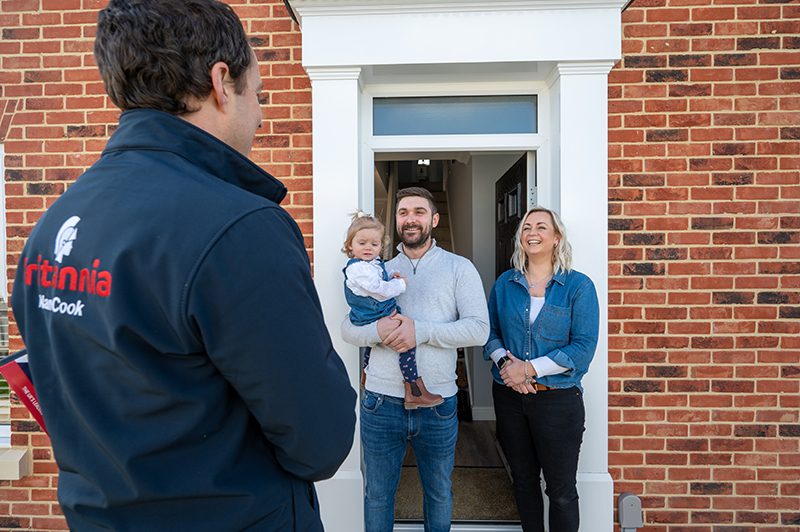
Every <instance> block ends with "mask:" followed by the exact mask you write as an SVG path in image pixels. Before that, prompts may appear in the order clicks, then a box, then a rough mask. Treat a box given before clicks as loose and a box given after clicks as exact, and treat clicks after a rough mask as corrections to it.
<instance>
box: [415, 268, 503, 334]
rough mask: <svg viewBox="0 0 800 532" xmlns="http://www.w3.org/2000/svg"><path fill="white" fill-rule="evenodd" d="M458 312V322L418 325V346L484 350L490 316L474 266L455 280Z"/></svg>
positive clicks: (418, 323)
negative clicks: (482, 348)
mask: <svg viewBox="0 0 800 532" xmlns="http://www.w3.org/2000/svg"><path fill="white" fill-rule="evenodd" d="M455 297H456V309H458V319H457V320H456V321H452V322H449V323H439V322H427V321H415V322H414V328H415V331H416V339H417V345H420V344H429V345H432V346H435V347H443V348H447V349H453V348H458V347H469V346H473V345H477V346H481V345H483V344H484V343H485V342H486V337H487V336H488V334H489V314H488V312H487V310H486V296H485V295H484V292H483V284H482V283H481V278H480V275H478V271H477V270H476V269H475V267H474V266H473V265H472V263H469V262H465V263H464V264H463V265H462V267H460V268H459V273H458V277H457V279H456V293H455Z"/></svg>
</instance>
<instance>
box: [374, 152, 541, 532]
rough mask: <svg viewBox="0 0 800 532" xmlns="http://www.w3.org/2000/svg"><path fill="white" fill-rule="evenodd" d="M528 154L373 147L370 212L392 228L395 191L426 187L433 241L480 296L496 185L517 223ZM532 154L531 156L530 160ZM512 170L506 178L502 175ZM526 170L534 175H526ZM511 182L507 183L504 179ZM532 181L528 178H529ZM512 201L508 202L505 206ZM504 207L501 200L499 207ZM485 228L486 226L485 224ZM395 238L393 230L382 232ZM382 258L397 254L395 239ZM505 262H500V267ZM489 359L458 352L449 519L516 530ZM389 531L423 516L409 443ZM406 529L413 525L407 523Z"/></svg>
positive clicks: (476, 352) (487, 270) (489, 274)
mask: <svg viewBox="0 0 800 532" xmlns="http://www.w3.org/2000/svg"><path fill="white" fill-rule="evenodd" d="M528 159H529V156H528V153H527V152H498V153H494V152H491V153H468V152H457V153H434V152H416V153H376V154H375V172H374V175H375V184H374V205H375V211H376V215H378V216H379V217H381V219H382V220H384V222H385V223H386V225H387V227H388V228H394V218H393V211H394V207H395V205H394V198H393V196H394V194H395V193H396V191H397V190H398V189H400V188H404V187H408V186H418V187H422V188H425V189H428V190H429V191H431V193H432V194H433V196H434V199H435V201H436V204H437V210H438V211H439V214H440V223H439V227H438V228H436V229H435V230H434V234H433V237H434V239H435V240H436V242H437V245H438V246H439V247H442V248H444V249H446V250H448V251H451V252H453V253H456V254H459V255H462V256H465V257H467V258H469V259H470V260H472V261H473V263H474V264H475V265H476V268H477V269H478V271H479V273H480V275H481V278H482V280H483V283H484V287H485V291H486V296H487V297H488V293H489V290H490V289H491V286H492V284H493V283H494V280H495V278H496V272H495V269H496V265H497V262H496V258H495V257H496V255H497V250H496V247H495V246H496V242H497V239H496V238H495V227H496V226H499V225H500V224H498V223H497V220H496V219H495V189H496V187H497V186H498V184H500V186H506V187H513V189H514V194H511V195H509V196H510V197H512V198H513V201H515V202H516V203H515V209H516V210H515V209H511V211H510V212H511V213H512V217H510V218H508V217H507V218H505V219H504V220H503V222H504V223H505V226H511V225H513V227H512V228H511V230H510V231H511V234H512V236H513V231H514V230H515V229H516V223H517V222H516V218H513V216H514V215H516V216H517V218H518V217H519V216H520V215H521V214H520V213H517V212H516V211H520V210H521V211H522V213H524V211H525V209H526V208H527V202H528V199H527V197H528V194H527V192H528V190H529V188H530V187H529V186H528V181H529V175H528V171H527V163H528ZM531 160H535V159H531ZM510 174H513V176H512V177H510V178H509V177H508V176H509V175H510ZM531 175H533V174H532V173H531ZM512 180H513V183H511V181H512ZM531 186H533V183H531ZM511 201H512V200H511V199H509V200H508V202H509V203H508V208H509V209H510V208H511ZM503 208H504V212H505V209H506V206H505V205H504V207H503ZM487 228H488V230H487ZM389 233H391V235H392V237H393V239H394V240H396V234H395V232H394V230H393V229H392V230H391V231H389ZM394 240H393V241H392V243H391V245H390V246H388V248H389V250H388V253H387V256H386V258H390V257H392V256H394V255H395V254H396V250H395V247H396V242H395V241H394ZM507 268H508V263H507V262H506V267H505V268H504V269H507ZM489 367H490V364H489V363H488V362H486V361H484V360H483V355H482V350H481V349H480V348H479V347H475V348H469V349H465V350H459V359H458V364H457V370H456V372H457V375H456V377H457V378H456V382H457V384H458V388H459V392H458V401H459V438H458V443H457V445H456V460H455V468H454V472H453V477H452V478H453V524H454V528H457V527H458V526H480V525H487V526H491V527H496V526H508V527H511V528H509V529H510V530H515V529H516V530H519V528H518V526H519V525H518V523H519V516H518V514H517V510H516V505H515V504H514V499H513V493H512V491H511V481H510V477H509V475H508V472H507V468H506V466H505V463H504V458H503V456H502V452H501V450H500V448H499V446H498V445H497V442H496V437H495V423H494V411H493V407H492V401H491V376H490V372H489ZM395 519H396V530H400V529H403V530H405V529H406V528H401V527H406V526H408V527H414V526H415V525H418V524H419V523H421V522H422V490H421V487H420V483H419V478H418V474H417V470H416V461H415V458H414V456H413V451H412V450H411V448H410V446H409V447H408V449H407V454H406V458H405V461H404V464H403V470H402V473H401V479H400V485H399V487H398V492H397V496H396V500H395ZM408 529H409V530H411V529H413V528H408Z"/></svg>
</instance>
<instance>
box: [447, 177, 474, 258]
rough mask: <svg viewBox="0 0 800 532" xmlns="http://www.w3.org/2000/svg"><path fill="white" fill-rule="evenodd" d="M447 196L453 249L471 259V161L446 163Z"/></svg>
mask: <svg viewBox="0 0 800 532" xmlns="http://www.w3.org/2000/svg"><path fill="white" fill-rule="evenodd" d="M447 168H448V169H447V171H448V172H449V176H448V178H447V198H448V201H449V204H450V205H449V207H450V226H451V227H452V228H453V251H454V252H455V253H456V254H458V255H461V256H462V257H467V258H468V259H470V260H471V259H472V161H470V162H468V163H467V164H463V163H460V162H458V161H453V162H451V163H449V164H448V166H447Z"/></svg>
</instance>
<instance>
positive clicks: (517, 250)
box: [511, 206, 572, 273]
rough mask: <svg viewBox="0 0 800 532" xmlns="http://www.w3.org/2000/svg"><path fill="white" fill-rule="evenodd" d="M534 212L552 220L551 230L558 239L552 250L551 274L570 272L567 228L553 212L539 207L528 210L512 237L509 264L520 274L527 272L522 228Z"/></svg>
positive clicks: (570, 252)
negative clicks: (511, 252) (512, 247)
mask: <svg viewBox="0 0 800 532" xmlns="http://www.w3.org/2000/svg"><path fill="white" fill-rule="evenodd" d="M535 212H546V213H547V214H549V215H550V219H551V220H553V229H555V232H556V236H557V237H558V244H556V246H555V247H554V248H553V273H559V272H562V271H563V272H568V271H570V270H571V269H572V245H571V244H570V243H569V242H568V241H567V228H566V227H565V226H564V222H562V221H561V218H559V216H558V214H556V213H555V211H551V210H550V209H545V208H544V207H539V206H536V207H532V208H531V209H529V210H528V212H526V213H525V216H523V217H522V220H521V221H520V222H519V226H518V227H517V232H516V233H515V235H514V254H513V255H512V256H511V264H512V265H513V266H514V268H515V269H517V270H519V271H521V272H522V273H527V272H528V256H527V255H526V254H525V249H524V248H523V247H522V226H523V225H525V220H527V219H528V216H530V215H531V214H533V213H535Z"/></svg>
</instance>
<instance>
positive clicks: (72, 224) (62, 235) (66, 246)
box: [54, 216, 81, 263]
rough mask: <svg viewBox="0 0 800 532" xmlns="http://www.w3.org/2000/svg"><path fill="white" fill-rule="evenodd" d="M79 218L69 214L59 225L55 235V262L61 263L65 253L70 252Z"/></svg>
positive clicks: (76, 234)
mask: <svg viewBox="0 0 800 532" xmlns="http://www.w3.org/2000/svg"><path fill="white" fill-rule="evenodd" d="M80 221H81V219H80V217H78V216H70V217H69V218H68V219H67V221H66V222H64V223H63V224H62V225H61V229H59V230H58V234H57V235H56V249H55V251H54V253H55V254H56V259H55V260H56V262H58V263H61V261H62V260H63V259H64V257H65V256H66V255H69V254H70V253H72V243H73V242H74V241H75V239H76V238H78V222H80Z"/></svg>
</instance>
